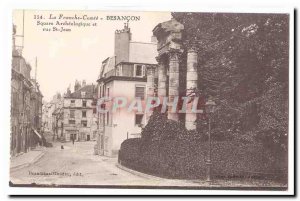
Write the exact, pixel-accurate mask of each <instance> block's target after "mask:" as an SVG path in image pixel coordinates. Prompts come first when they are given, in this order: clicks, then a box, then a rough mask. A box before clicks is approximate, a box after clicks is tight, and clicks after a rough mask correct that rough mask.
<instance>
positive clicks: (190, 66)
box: [185, 49, 198, 130]
mask: <svg viewBox="0 0 300 201" xmlns="http://www.w3.org/2000/svg"><path fill="white" fill-rule="evenodd" d="M197 63H198V54H197V52H196V50H194V49H190V50H188V53H187V74H186V96H193V95H194V94H193V93H194V92H195V90H196V89H197V85H198V74H197ZM192 104H193V101H192V102H190V103H188V105H187V113H186V116H185V127H186V128H187V129H189V130H193V129H196V123H195V121H196V119H197V114H196V113H192V112H191V108H192Z"/></svg>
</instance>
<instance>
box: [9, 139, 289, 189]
mask: <svg viewBox="0 0 300 201" xmlns="http://www.w3.org/2000/svg"><path fill="white" fill-rule="evenodd" d="M94 144H95V142H94V141H89V142H75V144H74V145H73V144H72V143H65V144H64V149H63V150H62V149H61V148H60V145H61V144H60V143H55V144H54V147H52V148H47V149H46V150H45V154H44V156H43V157H42V158H41V159H39V160H38V161H37V162H36V163H34V164H31V165H29V166H27V167H24V168H21V169H18V170H12V169H11V182H12V183H13V184H38V185H117V186H120V185H126V186H137V185H143V186H189V187H193V186H194V187H221V186H222V187H251V186H252V187H253V186H256V187H257V186H258V185H259V186H262V187H284V185H282V184H278V183H272V182H270V181H265V182H262V181H255V180H254V181H215V182H213V183H211V184H208V183H207V182H205V181H199V180H197V181H195V180H172V179H163V178H158V177H154V176H150V175H145V174H142V173H137V172H135V171H130V170H126V168H125V169H124V168H119V167H118V166H117V158H108V157H103V156H96V155H93V146H94ZM46 174H48V175H46Z"/></svg>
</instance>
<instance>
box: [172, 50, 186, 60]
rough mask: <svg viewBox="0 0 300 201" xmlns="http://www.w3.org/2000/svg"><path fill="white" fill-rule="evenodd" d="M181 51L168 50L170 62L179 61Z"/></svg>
mask: <svg viewBox="0 0 300 201" xmlns="http://www.w3.org/2000/svg"><path fill="white" fill-rule="evenodd" d="M182 54H183V51H181V50H170V51H169V52H168V56H169V60H170V61H180V60H181V58H182Z"/></svg>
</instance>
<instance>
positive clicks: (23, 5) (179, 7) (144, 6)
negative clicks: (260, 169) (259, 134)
mask: <svg viewBox="0 0 300 201" xmlns="http://www.w3.org/2000/svg"><path fill="white" fill-rule="evenodd" d="M2 4H4V6H5V7H4V8H1V19H2V22H3V23H5V24H4V26H5V27H4V28H2V27H1V29H2V31H1V41H0V43H1V45H3V47H1V49H0V51H1V52H0V53H1V54H0V56H1V57H0V62H1V67H0V70H1V73H0V75H1V92H3V96H2V98H1V99H0V100H1V104H0V105H1V110H0V111H1V113H2V114H1V121H0V128H1V131H2V132H1V133H2V136H3V138H2V140H1V143H2V144H1V145H2V146H1V149H2V151H3V152H2V154H1V160H2V161H1V164H2V166H1V178H2V179H1V185H3V186H2V188H1V189H5V193H6V195H9V194H14V195H17V194H19V195H20V194H22V195H32V194H33V195H45V194H47V195H48V194H56V195H65V194H68V195H101V194H111V195H120V194H121V195H132V194H135V195H144V194H147V195H149V194H153V195H166V194H168V195H291V194H293V193H294V163H293V162H294V10H293V6H294V5H293V2H291V1H287V0H286V1H279V0H273V1H271V2H270V1H266V2H265V1H261V0H251V1H243V2H240V1H237V0H231V1H226V2H225V1H221V0H210V1H205V2H204V1H199V0H198V1H196V0H186V1H180V0H168V1H162V0H151V1H149V0H147V1H142V2H141V1H138V0H126V3H125V1H122V0H110V1H96V0H91V1H87V0H80V1H72V2H71V1H69V0H52V1H47V2H45V3H41V1H38V0H27V1H16V0H14V1H9V2H8V1H5V3H2ZM270 5H271V6H272V8H270ZM13 9H42V10H113V11H121V10H128V11H170V10H171V11H182V12H183V11H193V12H241V13H246V12H247V13H265V12H266V13H289V14H290V68H289V69H290V71H289V76H290V80H289V90H290V97H289V123H290V124H289V184H288V186H289V189H288V191H252V190H246V191H245V190H167V189H159V190H158V189H138V190H137V189H103V188H97V189H91V188H18V187H13V188H12V187H9V186H8V181H9V174H8V172H9V141H10V136H9V132H10V127H9V125H10V116H9V114H10V107H9V105H10V74H11V72H10V68H5V66H9V67H10V66H11V34H12V29H11V23H12V10H13ZM2 11H3V12H2ZM4 30H5V31H4Z"/></svg>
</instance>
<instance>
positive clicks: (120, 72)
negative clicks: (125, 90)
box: [116, 66, 122, 76]
mask: <svg viewBox="0 0 300 201" xmlns="http://www.w3.org/2000/svg"><path fill="white" fill-rule="evenodd" d="M116 76H122V66H117V67H116Z"/></svg>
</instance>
